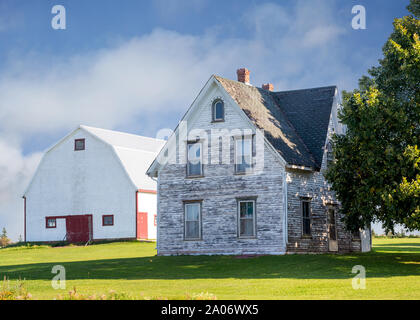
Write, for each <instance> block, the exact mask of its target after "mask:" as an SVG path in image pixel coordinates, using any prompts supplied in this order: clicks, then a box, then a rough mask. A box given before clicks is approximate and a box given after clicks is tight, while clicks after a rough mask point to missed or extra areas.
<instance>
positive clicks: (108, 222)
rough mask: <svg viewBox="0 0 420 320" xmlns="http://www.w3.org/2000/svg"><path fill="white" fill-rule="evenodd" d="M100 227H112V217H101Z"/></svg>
mask: <svg viewBox="0 0 420 320" xmlns="http://www.w3.org/2000/svg"><path fill="white" fill-rule="evenodd" d="M102 225H103V226H113V225H114V216H113V215H103V216H102Z"/></svg>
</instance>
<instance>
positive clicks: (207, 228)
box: [158, 86, 360, 255]
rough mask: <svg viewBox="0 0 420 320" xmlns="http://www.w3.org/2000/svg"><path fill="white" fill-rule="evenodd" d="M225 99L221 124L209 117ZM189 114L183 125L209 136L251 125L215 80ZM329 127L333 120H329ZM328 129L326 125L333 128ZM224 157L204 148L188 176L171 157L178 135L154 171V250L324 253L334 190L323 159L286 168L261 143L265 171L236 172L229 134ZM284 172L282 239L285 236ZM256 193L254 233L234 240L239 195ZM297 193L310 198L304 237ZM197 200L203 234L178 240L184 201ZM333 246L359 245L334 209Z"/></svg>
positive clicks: (182, 149)
mask: <svg viewBox="0 0 420 320" xmlns="http://www.w3.org/2000/svg"><path fill="white" fill-rule="evenodd" d="M215 98H222V99H223V100H224V101H225V122H220V123H212V122H211V104H212V101H213V99H215ZM197 104H198V105H197V106H196V110H195V113H194V114H192V115H191V119H190V120H189V122H188V131H190V130H192V129H204V130H205V132H206V133H207V134H208V138H207V139H209V140H212V137H211V135H209V134H210V130H211V129H219V130H222V129H227V130H233V129H246V128H252V129H254V130H255V128H254V127H253V126H250V124H249V122H247V121H246V120H244V118H243V117H242V116H241V112H242V111H240V109H239V108H238V107H237V106H235V105H233V104H232V105H231V104H230V102H229V101H228V100H227V99H226V96H224V94H223V93H222V92H221V91H220V89H219V88H218V87H217V86H213V87H211V88H210V89H209V90H208V92H207V94H206V95H205V97H204V98H203V99H202V101H198V102H197ZM331 128H332V125H331ZM331 128H330V129H329V130H332V129H331ZM229 140H230V144H229V146H227V145H226V144H224V145H223V148H229V149H228V150H227V151H228V152H227V153H225V154H224V157H230V158H229V159H230V162H228V163H226V159H225V158H223V160H224V164H213V163H214V162H213V161H212V160H215V159H216V160H217V159H219V157H220V158H221V156H220V155H219V154H217V155H215V154H211V152H210V148H211V143H210V141H207V142H208V144H207V148H206V149H205V150H203V155H204V157H205V158H206V159H207V160H208V161H207V164H205V165H204V177H200V178H187V177H186V165H185V164H184V162H183V163H182V164H179V163H174V159H177V160H180V159H181V160H182V159H185V156H186V140H185V139H184V140H183V139H179V141H177V148H176V149H177V151H176V153H175V154H173V155H170V156H169V157H170V160H169V163H168V164H166V165H164V166H163V167H162V168H161V170H160V171H159V184H158V192H159V197H158V254H159V255H177V254H282V253H285V252H286V251H288V252H291V253H293V252H328V250H329V247H328V226H327V209H328V206H327V204H328V203H336V201H335V199H334V198H333V193H332V192H331V191H330V190H329V187H328V184H327V182H326V181H325V179H324V176H323V170H325V162H326V161H325V160H326V159H325V157H326V155H325V154H324V161H323V163H324V164H323V168H322V170H321V172H304V171H302V170H290V169H288V170H287V172H286V168H285V165H284V163H283V162H282V161H281V159H279V157H278V154H276V153H275V151H273V149H272V148H270V147H269V146H268V145H264V153H258V152H257V157H260V156H261V155H262V154H263V155H264V170H263V171H262V172H260V173H258V174H249V175H236V174H235V172H234V144H233V138H232V137H230V138H229ZM285 177H287V180H286V181H287V203H288V215H287V233H288V235H287V237H288V244H287V245H286V242H285V240H286V236H285V234H284V233H285V232H286V231H285V230H284V228H285V221H284V214H285V209H286V208H285V207H284V198H285V193H286V190H284V188H285V185H286V184H284V179H285ZM247 197H249V198H255V199H256V237H255V238H253V239H240V238H238V222H237V218H238V213H237V198H247ZM302 197H310V198H311V209H312V236H311V237H310V238H305V237H302V211H301V200H302ZM191 200H201V201H202V239H201V240H194V241H192V240H184V202H185V201H191ZM337 234H338V248H339V252H346V251H352V250H353V251H359V250H360V241H352V239H351V235H350V233H348V232H346V231H345V230H344V226H343V224H342V222H341V221H340V218H339V216H338V215H337Z"/></svg>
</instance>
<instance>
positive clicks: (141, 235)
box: [137, 212, 148, 239]
mask: <svg viewBox="0 0 420 320" xmlns="http://www.w3.org/2000/svg"><path fill="white" fill-rule="evenodd" d="M137 239H148V234H147V212H137Z"/></svg>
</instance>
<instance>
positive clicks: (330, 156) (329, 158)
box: [327, 141, 334, 166]
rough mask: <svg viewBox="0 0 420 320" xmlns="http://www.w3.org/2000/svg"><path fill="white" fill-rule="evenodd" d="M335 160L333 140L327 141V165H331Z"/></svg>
mask: <svg viewBox="0 0 420 320" xmlns="http://www.w3.org/2000/svg"><path fill="white" fill-rule="evenodd" d="M333 161H334V153H333V146H332V142H331V141H328V143H327V166H329V165H330V164H331V163H332V162H333Z"/></svg>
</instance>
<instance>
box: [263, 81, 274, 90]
mask: <svg viewBox="0 0 420 320" xmlns="http://www.w3.org/2000/svg"><path fill="white" fill-rule="evenodd" d="M262 88H263V89H264V90H268V91H273V90H274V86H273V84H272V83H266V84H263V85H262Z"/></svg>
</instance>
